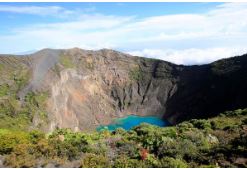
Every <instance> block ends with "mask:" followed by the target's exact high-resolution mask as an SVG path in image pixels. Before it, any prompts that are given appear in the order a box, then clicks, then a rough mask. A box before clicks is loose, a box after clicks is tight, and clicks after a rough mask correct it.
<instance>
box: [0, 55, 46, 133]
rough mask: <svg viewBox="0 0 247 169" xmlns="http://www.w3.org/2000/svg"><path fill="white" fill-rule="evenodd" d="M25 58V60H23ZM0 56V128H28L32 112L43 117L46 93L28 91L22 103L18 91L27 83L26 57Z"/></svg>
mask: <svg viewBox="0 0 247 169" xmlns="http://www.w3.org/2000/svg"><path fill="white" fill-rule="evenodd" d="M25 59H26V60H25ZM25 59H24V58H21V57H19V58H18V57H13V56H8V57H2V56H1V57H0V79H1V81H0V128H5V129H10V130H21V131H22V130H28V129H29V128H30V126H31V125H32V120H33V117H34V114H37V115H39V116H40V117H41V119H42V118H43V119H45V116H46V112H45V108H44V107H45V99H46V97H47V94H46V93H28V95H27V96H26V98H25V100H24V103H21V101H20V100H19V98H18V93H19V92H20V91H21V90H22V89H23V88H24V87H25V86H26V85H27V84H28V82H29V79H30V77H31V74H30V69H29V67H28V66H27V64H25V63H26V62H27V58H25Z"/></svg>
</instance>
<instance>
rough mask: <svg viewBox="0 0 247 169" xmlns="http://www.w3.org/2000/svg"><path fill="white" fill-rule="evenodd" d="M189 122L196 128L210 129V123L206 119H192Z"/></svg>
mask: <svg viewBox="0 0 247 169" xmlns="http://www.w3.org/2000/svg"><path fill="white" fill-rule="evenodd" d="M190 122H191V123H192V124H193V126H194V127H196V128H198V129H203V130H204V129H211V124H210V122H209V121H208V120H203V119H199V120H197V119H193V120H190Z"/></svg>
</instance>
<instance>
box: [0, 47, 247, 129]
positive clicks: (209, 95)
mask: <svg viewBox="0 0 247 169" xmlns="http://www.w3.org/2000/svg"><path fill="white" fill-rule="evenodd" d="M21 56H23V57H15V56H14V55H11V56H10V55H7V58H6V55H5V57H3V55H1V56H0V64H1V65H5V67H6V65H8V66H9V67H10V68H11V71H14V70H12V67H13V69H14V68H15V67H18V68H20V67H24V68H23V69H24V70H26V71H27V72H29V78H28V80H27V83H26V84H25V85H24V86H22V87H21V89H20V90H19V91H18V94H17V95H18V99H17V102H21V104H26V103H25V102H26V101H25V97H26V96H27V95H28V93H30V92H34V93H42V92H47V93H48V97H47V99H46V101H45V106H44V110H45V112H46V114H47V119H48V121H49V125H48V126H49V127H48V128H46V129H45V130H48V131H50V130H54V129H55V128H57V127H58V128H72V129H73V130H91V129H94V128H95V127H96V126H97V125H101V124H108V123H110V122H111V120H112V119H113V118H116V117H123V116H126V115H129V114H134V115H141V116H147V115H152V116H157V117H161V118H165V119H167V120H168V121H169V122H171V123H172V124H176V123H179V122H182V121H184V120H189V119H192V118H207V117H211V116H215V115H217V114H218V113H219V112H222V111H226V110H234V109H237V108H245V107H247V102H246V101H245V100H246V99H245V91H247V88H246V86H247V85H246V84H247V79H246V77H247V68H246V67H247V66H246V65H247V55H246V54H245V55H242V56H236V57H232V58H227V59H221V60H219V61H215V62H212V63H210V64H205V65H193V66H185V65H176V64H173V63H170V62H166V61H162V60H159V59H150V58H144V57H137V56H131V55H129V54H124V53H122V52H118V51H114V50H109V49H101V50H97V51H92V50H83V49H80V48H72V49H67V50H65V49H55V50H54V49H43V50H41V51H38V52H35V53H34V54H30V55H21ZM13 63H14V64H13ZM20 63H21V64H20ZM11 64H12V65H11ZM20 69H22V68H20ZM0 71H1V69H0ZM11 71H10V72H11ZM8 78H9V77H8ZM8 78H6V77H5V79H7V81H8ZM3 84H6V83H5V82H4V81H3ZM225 92H227V94H225ZM228 97H229V98H228ZM37 109H39V108H37ZM34 116H35V115H34ZM34 119H35V118H34V117H33V118H32V121H36V122H37V124H38V123H39V121H40V120H39V117H37V118H36V120H34ZM41 123H42V122H41ZM37 124H36V127H38V125H37Z"/></svg>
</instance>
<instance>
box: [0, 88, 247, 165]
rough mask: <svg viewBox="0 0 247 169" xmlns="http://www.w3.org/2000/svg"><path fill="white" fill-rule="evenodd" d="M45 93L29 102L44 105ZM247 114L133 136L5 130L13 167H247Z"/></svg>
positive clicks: (1, 145) (138, 130)
mask: <svg viewBox="0 0 247 169" xmlns="http://www.w3.org/2000/svg"><path fill="white" fill-rule="evenodd" d="M45 97H46V96H45V94H41V95H38V96H36V95H34V94H33V93H30V94H29V95H28V96H27V98H26V99H27V101H28V102H29V103H30V104H32V105H36V106H41V105H42V102H43V101H44V100H45ZM246 112H247V109H243V110H236V111H227V112H224V113H222V114H220V115H219V116H217V117H215V118H211V119H207V120H201V119H199V120H196V119H193V120H190V121H186V122H183V123H181V124H179V125H177V126H173V127H164V128H162V127H157V126H152V125H149V124H145V123H143V124H141V125H139V126H137V127H135V128H133V129H132V130H130V131H125V130H123V129H117V130H116V131H114V132H110V131H108V130H103V131H100V132H93V133H83V132H73V131H71V130H70V129H58V130H55V131H54V132H53V133H51V134H49V135H47V134H44V133H42V132H40V131H29V132H17V131H14V130H7V129H0V154H1V155H3V156H4V157H5V160H4V165H5V166H9V167H37V166H39V167H46V166H51V165H53V166H54V167H59V166H60V167H68V166H69V167H178V168H180V167H247V166H246V154H247V134H246V121H247V120H246V119H247V113H246Z"/></svg>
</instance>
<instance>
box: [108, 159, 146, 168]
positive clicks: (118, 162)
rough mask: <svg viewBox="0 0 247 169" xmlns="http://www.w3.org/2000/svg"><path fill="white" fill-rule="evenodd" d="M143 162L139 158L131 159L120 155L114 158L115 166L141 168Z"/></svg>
mask: <svg viewBox="0 0 247 169" xmlns="http://www.w3.org/2000/svg"><path fill="white" fill-rule="evenodd" d="M142 166H143V162H142V161H139V160H137V159H130V158H129V157H127V156H120V157H119V158H117V159H115V160H114V165H113V167H114V168H140V167H142Z"/></svg>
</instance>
